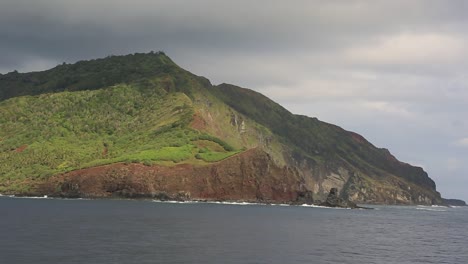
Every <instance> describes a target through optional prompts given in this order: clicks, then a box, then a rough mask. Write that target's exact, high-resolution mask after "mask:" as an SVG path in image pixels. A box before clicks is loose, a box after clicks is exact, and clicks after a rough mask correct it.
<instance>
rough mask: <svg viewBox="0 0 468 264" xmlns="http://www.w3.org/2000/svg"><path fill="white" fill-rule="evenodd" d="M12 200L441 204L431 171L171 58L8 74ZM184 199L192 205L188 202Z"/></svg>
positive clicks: (3, 145) (4, 119)
mask: <svg viewBox="0 0 468 264" xmlns="http://www.w3.org/2000/svg"><path fill="white" fill-rule="evenodd" d="M0 100H1V101H0V193H11V194H26V195H28V194H30V195H43V194H47V195H58V196H79V197H110V196H125V197H160V198H161V197H163V198H164V197H165V198H174V199H175V198H177V199H182V198H183V199H214V200H246V201H265V202H269V201H276V202H294V201H299V200H301V199H304V197H307V199H309V200H311V199H315V200H323V199H324V198H325V195H326V194H327V193H328V191H329V189H330V188H332V187H337V188H338V189H339V190H340V195H341V196H342V197H344V198H346V199H350V200H352V201H355V202H366V203H387V204H390V203H391V204H394V203H403V204H415V203H418V204H419V203H421V204H441V203H443V202H442V200H441V198H440V194H439V193H438V192H437V191H436V188H435V184H434V182H433V181H432V180H431V179H430V178H429V177H428V175H427V174H426V173H425V172H424V171H423V170H422V169H421V168H419V167H414V166H411V165H409V164H406V163H403V162H400V161H398V160H397V159H396V158H395V157H394V156H392V155H391V154H390V152H389V151H388V150H386V149H380V148H376V147H375V146H373V145H372V144H371V143H369V142H368V141H367V140H366V139H364V138H363V137H362V136H360V135H358V134H356V133H353V132H349V131H346V130H344V129H342V128H340V127H338V126H335V125H332V124H328V123H325V122H322V121H319V120H318V119H317V118H310V117H306V116H299V115H294V114H292V113H290V112H289V111H287V110H286V109H284V108H283V107H281V106H280V105H278V104H277V103H275V102H273V101H271V100H270V99H268V98H267V97H265V96H263V95H261V94H259V93H257V92H254V91H252V90H249V89H245V88H240V87H237V86H234V85H229V84H221V85H217V86H216V85H212V84H211V83H210V82H209V81H208V80H207V79H206V78H204V77H200V76H196V75H194V74H192V73H190V72H188V71H186V70H184V69H182V68H180V67H179V66H177V65H176V64H175V63H174V62H173V61H172V60H171V59H170V58H169V57H168V56H166V55H165V54H164V53H162V52H157V53H154V52H152V53H148V54H132V55H126V56H110V57H107V58H103V59H96V60H90V61H81V62H77V63H75V64H62V65H59V66H57V67H55V68H53V69H50V70H47V71H42V72H31V73H17V72H12V73H8V74H4V75H0ZM181 197H182V198H181Z"/></svg>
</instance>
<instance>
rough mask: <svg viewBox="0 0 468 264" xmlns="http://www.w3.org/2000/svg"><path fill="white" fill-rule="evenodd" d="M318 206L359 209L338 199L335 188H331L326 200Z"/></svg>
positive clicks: (346, 201) (347, 201)
mask: <svg viewBox="0 0 468 264" xmlns="http://www.w3.org/2000/svg"><path fill="white" fill-rule="evenodd" d="M320 205H321V206H327V207H341V208H359V207H358V206H357V205H356V204H355V203H353V202H351V201H349V200H345V199H343V198H340V196H339V193H338V189H337V188H331V189H330V193H329V194H328V196H327V200H326V201H325V202H323V203H321V204H320Z"/></svg>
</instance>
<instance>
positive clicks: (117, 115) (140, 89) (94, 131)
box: [0, 77, 238, 192]
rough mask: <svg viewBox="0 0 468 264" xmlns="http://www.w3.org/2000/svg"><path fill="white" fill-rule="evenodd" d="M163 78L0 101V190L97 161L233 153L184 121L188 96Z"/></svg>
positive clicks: (199, 159) (200, 159)
mask: <svg viewBox="0 0 468 264" xmlns="http://www.w3.org/2000/svg"><path fill="white" fill-rule="evenodd" d="M166 81H167V80H166V79H165V77H158V78H154V79H152V80H151V82H147V83H146V85H142V84H141V83H133V84H120V85H115V86H112V87H108V88H105V89H100V90H92V91H76V92H60V93H52V94H42V95H39V96H23V97H15V98H12V99H9V100H6V101H2V102H0V160H1V161H2V162H0V184H1V185H0V192H2V191H11V190H15V191H27V190H24V188H27V187H25V186H27V184H25V181H29V180H32V179H38V178H45V177H48V176H50V175H53V174H57V173H62V172H66V171H70V170H75V169H79V168H85V167H92V166H96V165H103V164H109V163H115V162H142V163H145V164H148V165H150V164H153V163H157V162H166V164H167V162H170V163H179V162H191V163H204V162H215V161H219V160H222V159H224V158H226V157H229V156H231V155H234V154H236V153H237V152H238V151H236V150H235V149H234V148H233V147H231V146H230V145H229V144H227V143H226V142H224V141H223V140H221V139H219V138H217V137H214V136H211V135H208V134H205V133H202V132H200V131H197V130H194V129H191V128H190V127H189V126H188V125H189V123H190V122H191V120H192V117H193V114H194V108H193V104H192V100H191V99H190V98H189V97H188V96H187V95H185V94H184V93H180V92H167V91H166V89H165V88H167V87H165V84H166ZM200 140H203V141H207V142H210V143H209V144H208V145H207V144H204V145H199V144H198V142H199V141H200Z"/></svg>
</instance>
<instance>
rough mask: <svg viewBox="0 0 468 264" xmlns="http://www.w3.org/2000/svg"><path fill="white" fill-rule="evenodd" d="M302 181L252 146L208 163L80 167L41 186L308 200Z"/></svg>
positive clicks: (79, 191)
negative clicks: (244, 150)
mask: <svg viewBox="0 0 468 264" xmlns="http://www.w3.org/2000/svg"><path fill="white" fill-rule="evenodd" d="M302 186H303V184H301V180H300V178H299V177H298V174H297V172H296V171H294V170H292V169H289V168H287V167H278V166H277V165H275V164H274V162H272V160H271V157H270V156H269V155H268V154H267V153H265V152H263V151H262V150H259V149H252V150H249V151H246V152H244V153H242V154H239V155H237V156H234V157H231V158H228V159H226V160H224V161H222V162H217V163H213V164H210V165H206V166H195V165H191V164H180V165H176V166H173V167H167V166H166V167H165V166H145V165H143V164H136V163H131V164H123V163H118V164H111V165H105V166H99V167H94V168H88V169H83V170H77V171H73V172H69V173H66V174H62V175H57V176H54V177H51V178H50V179H49V180H48V181H47V182H45V183H44V184H42V185H40V186H39V188H38V192H39V194H40V195H45V194H47V195H49V196H59V197H103V198H105V197H129V198H154V199H160V200H237V201H251V202H275V203H276V202H278V203H289V202H291V201H296V200H301V201H303V202H304V203H309V202H311V201H312V194H311V193H310V192H307V190H305V189H304V188H303V187H302Z"/></svg>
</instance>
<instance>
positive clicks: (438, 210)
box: [416, 207, 447, 212]
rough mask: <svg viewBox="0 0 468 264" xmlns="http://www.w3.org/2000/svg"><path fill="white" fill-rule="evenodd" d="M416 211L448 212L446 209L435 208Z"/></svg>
mask: <svg viewBox="0 0 468 264" xmlns="http://www.w3.org/2000/svg"><path fill="white" fill-rule="evenodd" d="M446 208H447V207H446ZM416 210H423V211H432V212H447V210H444V209H435V208H428V207H426V208H424V207H416Z"/></svg>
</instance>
